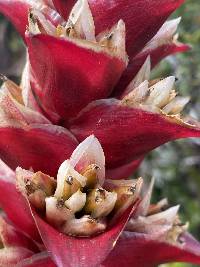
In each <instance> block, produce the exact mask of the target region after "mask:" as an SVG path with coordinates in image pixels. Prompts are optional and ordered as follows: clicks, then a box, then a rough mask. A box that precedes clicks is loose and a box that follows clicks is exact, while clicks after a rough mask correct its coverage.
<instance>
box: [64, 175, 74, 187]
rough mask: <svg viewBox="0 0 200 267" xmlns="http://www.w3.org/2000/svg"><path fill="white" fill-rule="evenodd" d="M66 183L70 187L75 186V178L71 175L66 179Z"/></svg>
mask: <svg viewBox="0 0 200 267" xmlns="http://www.w3.org/2000/svg"><path fill="white" fill-rule="evenodd" d="M66 182H67V183H68V184H69V185H73V182H74V178H73V176H71V175H69V176H67V177H66Z"/></svg>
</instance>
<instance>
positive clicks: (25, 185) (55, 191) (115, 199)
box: [16, 161, 142, 236]
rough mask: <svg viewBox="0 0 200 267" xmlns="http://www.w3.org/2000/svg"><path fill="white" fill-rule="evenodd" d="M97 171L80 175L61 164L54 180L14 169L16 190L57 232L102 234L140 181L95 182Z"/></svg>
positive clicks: (129, 201) (94, 167)
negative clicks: (24, 196)
mask: <svg viewBox="0 0 200 267" xmlns="http://www.w3.org/2000/svg"><path fill="white" fill-rule="evenodd" d="M99 171H100V168H99V166H98V165H96V164H90V165H88V166H87V167H86V168H84V170H82V171H81V172H80V173H79V172H78V171H77V170H75V169H74V168H73V167H72V166H71V164H70V162H69V161H65V162H64V163H63V164H62V165H61V167H60V169H59V171H58V176H57V181H56V180H55V179H54V178H52V177H50V176H48V175H46V174H43V173H42V172H36V173H33V172H31V171H26V170H23V169H21V168H17V170H16V176H17V187H18V189H19V190H20V191H21V192H23V193H24V194H25V195H26V196H27V198H28V200H29V201H30V203H31V205H32V206H33V207H34V208H35V209H36V210H37V211H39V212H40V214H43V216H44V217H45V218H46V220H47V221H48V222H49V223H50V224H52V225H53V226H54V227H56V228H57V229H58V230H59V231H61V232H63V233H65V234H68V235H73V236H91V235H94V234H98V233H100V232H102V231H104V230H105V229H106V227H107V225H108V224H109V223H110V222H111V221H113V220H115V219H116V218H117V217H118V216H120V214H121V213H122V212H123V211H124V210H125V209H126V208H127V207H128V206H130V205H131V204H133V203H134V202H135V201H136V200H137V199H138V196H139V193H140V190H141V185H142V179H141V178H139V179H137V180H123V181H121V182H118V181H112V180H107V181H106V182H105V184H104V187H102V186H101V185H100V184H99V182H98V172H99Z"/></svg>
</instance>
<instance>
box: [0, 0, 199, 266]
mask: <svg viewBox="0 0 200 267" xmlns="http://www.w3.org/2000/svg"><path fill="white" fill-rule="evenodd" d="M177 16H181V17H182V21H181V25H180V27H179V35H180V38H179V39H180V40H181V41H182V42H185V43H189V44H190V45H191V46H192V49H191V51H190V52H187V53H185V54H181V55H177V56H176V57H169V58H167V59H166V60H165V61H163V62H162V63H161V64H160V65H159V68H156V69H155V70H154V72H153V76H166V75H172V74H174V75H175V76H176V77H177V78H178V79H179V81H178V84H177V89H179V92H180V94H182V95H190V96H191V102H190V104H189V105H188V107H187V110H186V112H189V113H190V114H191V115H193V116H195V117H196V118H198V119H200V105H199V103H200V1H198V0H187V1H186V3H185V4H184V5H183V6H182V7H181V8H180V9H179V10H178V11H177V12H176V13H175V14H174V15H173V17H177ZM0 58H1V61H0V72H1V73H4V74H6V75H8V76H9V77H11V78H12V79H14V80H15V81H19V77H20V74H21V71H22V68H23V64H24V60H25V49H24V47H23V44H22V41H21V39H20V38H19V36H18V35H17V33H16V32H15V31H14V29H13V28H12V26H11V25H10V23H9V22H8V21H6V20H5V19H3V17H0ZM138 175H142V176H144V177H147V178H148V179H150V178H151V177H152V175H153V176H154V177H156V186H155V191H154V201H156V200H159V199H161V198H164V197H166V196H167V197H168V199H169V202H170V203H171V204H176V203H179V204H181V217H182V219H183V221H188V220H189V221H190V231H191V232H192V233H193V234H194V235H195V236H196V237H197V238H198V239H200V140H198V139H190V140H187V141H185V140H184V141H176V142H173V143H169V144H166V145H164V146H162V147H160V148H159V149H157V150H155V151H154V152H152V153H150V155H149V156H148V157H147V158H146V160H145V161H144V163H143V164H142V166H141V168H140V170H139V171H138ZM163 266H165V267H166V266H167V267H169V266H170V267H186V266H187V267H189V266H190V267H191V266H194V265H187V264H182V263H181V264H169V265H163Z"/></svg>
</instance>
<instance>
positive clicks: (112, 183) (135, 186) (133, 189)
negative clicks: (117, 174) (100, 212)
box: [106, 177, 143, 217]
mask: <svg viewBox="0 0 200 267" xmlns="http://www.w3.org/2000/svg"><path fill="white" fill-rule="evenodd" d="M142 184H143V179H142V178H141V177H140V178H138V179H137V180H119V181H118V180H107V181H106V188H109V189H110V190H113V191H114V192H115V193H116V194H117V200H116V203H115V207H114V210H113V213H115V217H117V216H119V215H120V214H121V213H122V212H124V210H126V209H127V208H128V207H129V206H130V205H131V204H132V203H134V202H135V201H136V200H137V199H138V197H139V194H140V192H141V188H142Z"/></svg>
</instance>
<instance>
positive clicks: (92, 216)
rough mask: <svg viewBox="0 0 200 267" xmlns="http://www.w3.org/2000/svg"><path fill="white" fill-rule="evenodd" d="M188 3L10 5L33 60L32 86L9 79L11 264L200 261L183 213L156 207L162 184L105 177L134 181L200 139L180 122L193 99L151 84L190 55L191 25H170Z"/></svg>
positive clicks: (3, 98)
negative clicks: (181, 35)
mask: <svg viewBox="0 0 200 267" xmlns="http://www.w3.org/2000/svg"><path fill="white" fill-rule="evenodd" d="M182 2H183V1H182V0H167V1H166V0H165V1H164V0H162V1H157V0H152V1H147V0H135V1H130V0H114V1H106V0H105V1H104V0H101V1H97V0H89V1H86V0H79V1H74V0H73V1H70V0H67V1H61V0H38V1H32V0H0V11H1V12H3V13H4V14H5V15H6V16H7V17H8V18H9V19H10V20H11V21H12V22H13V24H14V25H15V27H16V28H17V30H18V31H19V33H20V34H21V35H22V37H23V39H24V41H25V44H26V46H27V52H28V56H27V63H26V66H25V69H24V73H23V77H22V81H21V85H20V86H17V85H16V84H14V83H12V82H11V81H10V80H8V79H7V78H6V77H4V76H2V75H1V78H2V79H3V81H4V85H3V86H2V88H1V92H0V157H1V159H2V160H3V161H4V162H5V163H6V164H8V165H9V167H11V168H12V169H9V167H8V166H6V164H5V163H4V162H0V178H1V179H0V191H1V192H3V193H2V194H0V206H1V207H2V208H3V210H4V211H5V213H6V214H7V217H8V219H7V218H6V219H5V221H3V219H2V220H1V222H2V223H1V225H0V229H1V232H2V231H5V233H6V235H5V233H4V232H3V234H1V235H0V237H1V239H0V241H1V243H2V244H1V245H2V247H3V249H2V250H1V251H0V253H1V254H2V258H1V259H2V262H1V261H0V263H2V264H4V265H5V264H7V265H8V264H9V266H12V264H14V266H15V264H16V263H19V264H21V265H20V266H69V267H70V266H71V267H75V266H78V265H80V266H83V267H84V266H87V267H95V266H105V267H106V266H107V267H109V266H110V267H112V266H121V265H122V264H123V265H125V266H126V265H127V266H138V267H140V266H141V267H142V266H149V267H150V266H151V267H153V266H155V265H157V264H160V263H163V262H171V261H185V262H192V263H195V264H200V252H199V251H200V245H199V243H198V242H197V241H196V240H195V239H194V238H193V237H191V236H190V235H189V234H188V233H187V232H186V230H187V229H186V228H187V227H186V225H182V224H181V222H180V220H179V218H178V217H177V211H178V208H177V207H173V208H169V209H167V207H165V205H163V202H162V201H161V202H160V203H158V204H156V205H154V206H151V205H150V197H151V191H152V184H151V185H150V189H149V190H148V191H146V192H145V193H144V196H141V195H140V190H139V189H140V187H141V179H139V180H138V182H136V184H134V181H128V180H120V181H116V180H115V181H112V180H104V179H105V173H106V177H108V178H112V179H122V178H126V177H128V176H129V175H130V174H131V173H132V172H133V170H134V169H135V168H137V167H138V165H139V164H140V162H141V161H142V159H143V158H144V156H145V154H146V153H147V152H149V151H151V150H152V149H154V148H156V147H158V146H160V145H161V144H163V143H166V142H168V141H171V140H174V139H177V138H186V137H199V136H200V130H199V124H198V123H197V122H195V121H194V120H193V119H191V118H187V117H183V116H182V115H181V114H180V113H181V111H182V109H183V108H184V105H185V104H186V103H187V102H188V99H187V98H181V97H177V96H176V94H177V93H176V92H175V89H174V84H175V78H174V77H168V78H166V79H163V80H162V79H161V80H155V81H150V70H151V68H152V67H154V66H155V65H156V64H157V63H158V62H159V61H160V60H161V59H162V58H163V57H165V56H167V55H169V54H173V53H177V52H183V51H187V50H188V48H189V47H188V46H187V45H184V44H181V43H179V42H178V40H177V35H176V34H175V33H176V30H177V26H178V24H179V22H180V19H179V18H178V19H174V20H170V21H168V22H165V21H166V19H167V17H168V16H169V15H170V14H171V13H172V12H173V11H174V10H175V9H176V8H178V7H179V5H180V4H182ZM56 10H57V11H58V12H57V11H56ZM91 134H95V136H96V137H98V139H99V141H100V142H101V144H102V146H103V150H104V152H105V158H106V161H105V158H104V152H103V150H102V148H101V145H100V143H99V142H98V141H97V139H96V138H95V137H94V136H93V135H92V136H90V137H88V136H89V135H91ZM85 138H87V139H86V140H85ZM82 141H83V143H81V142H82ZM79 143H80V144H79ZM78 144H79V146H78V147H77V145H78ZM76 147H77V149H76V150H75V151H74V149H75V148H76ZM73 151H74V152H73ZM72 152H73V153H72ZM71 154H72V156H71ZM70 156H71V158H70ZM69 158H70V160H69V161H65V160H67V159H69ZM63 161H64V162H63ZM105 163H106V171H105V166H104V165H105ZM61 164H62V165H61ZM60 165H61V166H60ZM18 166H20V167H22V168H23V169H21V168H18V169H17V172H16V177H17V189H16V181H15V173H14V172H13V170H15V168H16V167H18ZM59 166H60V168H59ZM85 168H86V170H85ZM24 169H26V170H24ZM58 169H59V172H58V176H57V178H58V180H57V181H56V180H54V179H53V178H52V177H50V176H53V177H55V176H56V174H57V171H58ZM66 173H67V176H66V177H65V176H64V174H66ZM69 174H70V175H69ZM73 175H74V176H73ZM84 177H85V178H84ZM86 178H87V179H92V181H93V182H94V181H95V182H94V184H93V185H92V186H94V185H95V186H97V188H93V187H91V188H90V186H89V185H88V184H87V179H86ZM35 179H36V180H35ZM37 179H39V180H37ZM40 179H42V180H40ZM43 179H44V180H43ZM76 179H80V180H78V181H79V182H80V181H82V183H83V184H81V186H80V184H79V183H77V180H76ZM85 179H86V181H85ZM74 180H76V184H75V186H74V187H73V182H74ZM48 183H49V184H48ZM54 183H55V184H57V189H56V191H55V192H54V191H53V190H54V189H55V188H54V186H52V187H51V185H52V184H54ZM66 183H67V184H66ZM77 184H78V187H77ZM46 186H47V188H46ZM71 186H72V187H73V190H72V188H71ZM104 187H105V188H106V189H104ZM49 188H50V189H51V190H50V193H49ZM69 188H70V189H69ZM74 188H75V189H76V190H77V191H76V190H75V189H74ZM74 190H75V191H74ZM90 191H92V192H95V196H96V198H95V202H96V203H93V202H92V201H93V200H94V197H93V194H91V193H90ZM52 192H53V193H52ZM52 194H53V195H52ZM96 194H97V195H96ZM102 195H103V196H104V197H102ZM124 195H125V196H124ZM108 196H109V197H108ZM116 196H117V197H116ZM77 198H78V200H79V202H81V203H82V202H83V203H82V204H81V205H80V203H78V204H77ZM99 198H100V200H101V201H103V200H104V201H103V204H104V205H103V204H101V205H100V208H99V207H98V203H99ZM104 198H105V199H104ZM101 201H100V203H101ZM88 203H89V204H88ZM91 203H92V204H91ZM164 203H165V202H164ZM108 204H109V205H108ZM165 204H166V203H165ZM45 208H46V209H45ZM161 208H165V211H164V212H161ZM44 211H45V212H44ZM102 211H103V213H102ZM116 218H117V219H116ZM8 220H9V221H8ZM60 220H61V221H60ZM7 222H8V224H7ZM61 222H62V223H61ZM9 223H11V224H12V226H10V225H9ZM83 226H87V227H85V228H84V227H83ZM95 227H96V228H95ZM99 227H100V228H99ZM86 229H87V232H86ZM13 233H14V237H13ZM4 238H7V239H4ZM6 240H9V242H7V241H6ZM10 240H11V242H10ZM13 240H14V242H12V241H13ZM18 241H19V242H18ZM22 241H23V242H22ZM149 248H151V249H152V248H155V250H156V251H158V252H159V253H156V254H155V253H149V251H150V249H149ZM47 251H48V252H50V254H48V253H47ZM91 252H92V253H91ZM11 253H12V255H11ZM144 254H145V255H146V256H145V257H144ZM11 256H12V257H11ZM116 256H117V258H118V262H117V263H116V261H115V258H116ZM4 260H5V261H4Z"/></svg>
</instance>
